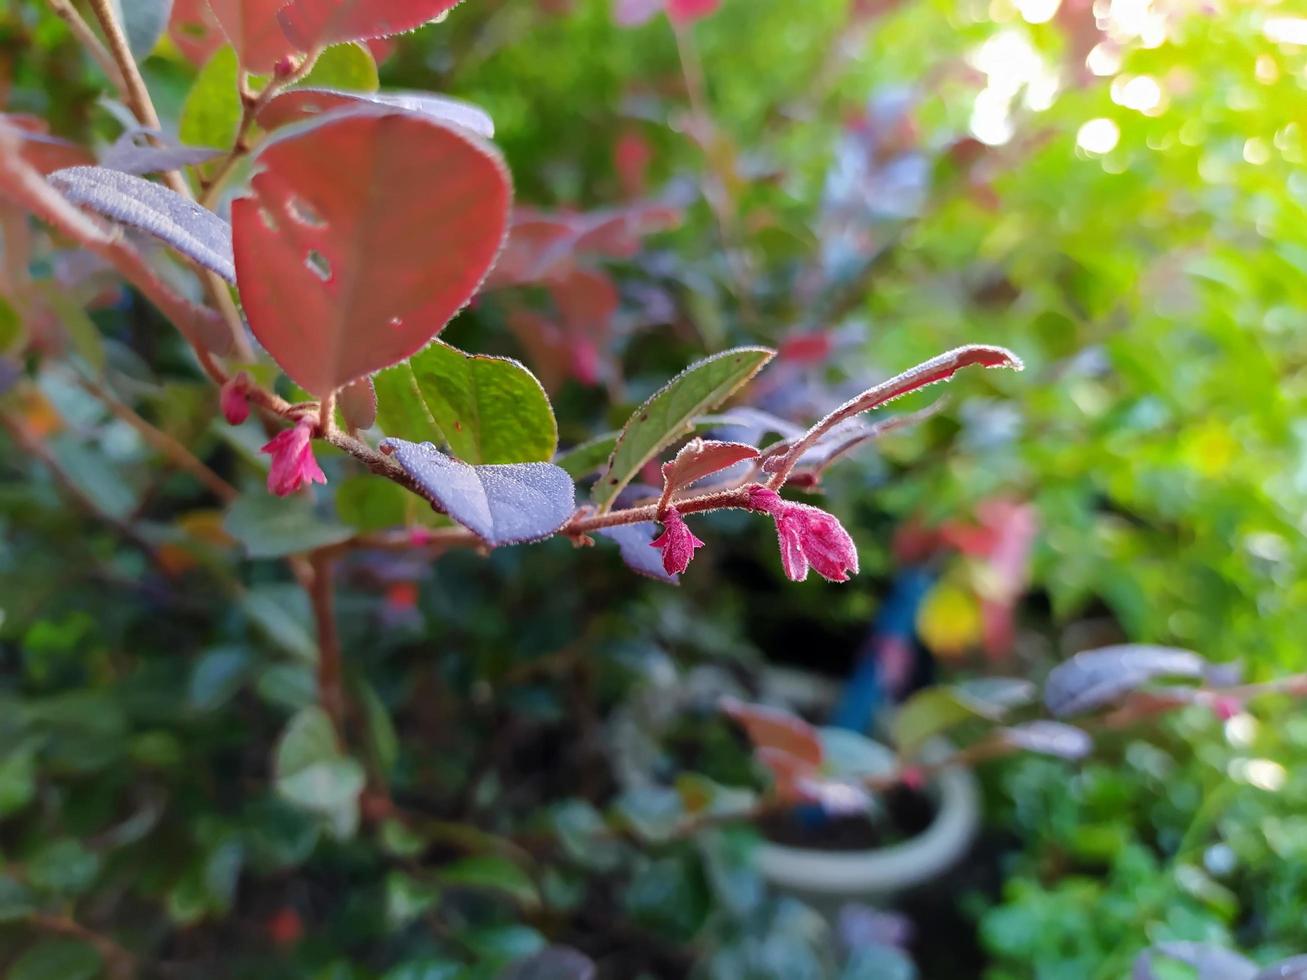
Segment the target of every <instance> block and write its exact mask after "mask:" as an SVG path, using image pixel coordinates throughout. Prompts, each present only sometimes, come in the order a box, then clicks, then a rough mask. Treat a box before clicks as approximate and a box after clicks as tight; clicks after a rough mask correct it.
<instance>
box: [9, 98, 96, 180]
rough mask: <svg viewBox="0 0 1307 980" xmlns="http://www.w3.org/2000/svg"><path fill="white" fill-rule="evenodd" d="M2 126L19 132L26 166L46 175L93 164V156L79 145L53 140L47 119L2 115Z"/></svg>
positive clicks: (23, 115) (17, 114) (19, 144)
mask: <svg viewBox="0 0 1307 980" xmlns="http://www.w3.org/2000/svg"><path fill="white" fill-rule="evenodd" d="M0 126H3V127H5V128H7V129H11V130H14V131H16V133H17V135H18V152H19V155H21V156H22V158H23V162H24V163H26V164H27V165H28V166H29V167H31V168H32V169H33V170H38V171H40V172H41V173H43V174H49V173H52V172H53V171H55V170H62V169H64V168H65V167H76V166H80V165H82V164H86V163H92V162H94V159H95V158H94V157H92V156H91V154H90V152H89V151H88V150H86V149H84V148H83V147H80V146H78V145H77V144H76V143H71V142H69V141H68V140H66V139H61V138H60V137H58V136H51V135H50V133H49V127H48V126H47V125H46V122H45V120H44V119H41V118H39V117H37V116H29V115H26V114H23V113H16V114H13V115H6V114H3V113H0Z"/></svg>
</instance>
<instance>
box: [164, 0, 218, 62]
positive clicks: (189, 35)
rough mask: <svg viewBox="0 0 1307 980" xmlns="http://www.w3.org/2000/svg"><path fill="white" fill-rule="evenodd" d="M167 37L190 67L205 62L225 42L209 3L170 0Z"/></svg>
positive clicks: (192, 0)
mask: <svg viewBox="0 0 1307 980" xmlns="http://www.w3.org/2000/svg"><path fill="white" fill-rule="evenodd" d="M168 36H169V37H170V38H172V43H173V44H175V45H177V50H178V51H180V52H181V53H182V55H183V56H184V57H185V58H186V60H187V61H189V62H190V63H191V64H193V65H202V64H204V63H205V62H206V61H208V60H209V55H211V54H213V52H215V51H217V50H218V49H219V48H220V47H222V45H223V43H224V41H225V40H226V38H225V37H224V35H223V32H222V28H221V27H220V26H218V19H217V18H216V17H214V15H213V11H212V10H211V9H210V8H209V3H208V0H173V5H172V14H171V16H170V17H169V18H168Z"/></svg>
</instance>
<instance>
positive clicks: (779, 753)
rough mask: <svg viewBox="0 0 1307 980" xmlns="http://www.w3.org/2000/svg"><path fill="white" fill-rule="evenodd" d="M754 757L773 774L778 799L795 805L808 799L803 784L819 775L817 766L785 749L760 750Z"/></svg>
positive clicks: (757, 750) (755, 752)
mask: <svg viewBox="0 0 1307 980" xmlns="http://www.w3.org/2000/svg"><path fill="white" fill-rule="evenodd" d="M754 755H755V756H757V759H758V761H759V762H761V763H762V764H763V765H764V766H766V767H767V769H768V771H770V772H771V774H772V778H773V779H774V780H775V781H776V784H775V789H776V795H777V796H778V797H780V798H781V799H782V800H789V801H791V802H794V803H799V802H802V801H804V800H806V799H808V794H807V793H805V792H804V788H803V784H804V783H805V782H808V781H810V780H812V778H813V777H814V776H815V775H816V774H817V767H816V766H814V765H813V764H812V763H810V762H808V761H807V760H805V759H800V758H799V757H798V756H797V755H793V754H791V753H789V752H786V751H784V750H783V749H768V748H760V749H756V750H755V751H754Z"/></svg>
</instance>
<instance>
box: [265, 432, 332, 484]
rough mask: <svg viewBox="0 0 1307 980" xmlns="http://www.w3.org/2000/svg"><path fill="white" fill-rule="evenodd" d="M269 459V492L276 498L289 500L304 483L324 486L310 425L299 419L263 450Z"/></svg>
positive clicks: (277, 435)
mask: <svg viewBox="0 0 1307 980" xmlns="http://www.w3.org/2000/svg"><path fill="white" fill-rule="evenodd" d="M260 451H261V452H265V453H267V454H268V455H270V456H271V457H272V466H271V467H270V468H269V469H268V489H269V490H270V491H272V492H273V493H275V494H276V495H277V496H278V497H288V496H290V495H291V494H292V493H294V492H295V491H296V490H298V489H299V488H300V487H302V486H304V484H306V483H326V482H327V477H326V474H324V473H323V472H322V468H321V467H320V466H318V461H317V460H316V459H314V458H313V423H312V422H310V421H309V420H308V419H300V420H299V421H298V422H296V423H295V425H294V427H293V428H290V429H283V430H282V431H281V432H278V433H277V434H276V435H275V436H273V437H272V440H271V441H270V442H269V443H268V444H267V445H266V446H264V447H263V449H262V450H260Z"/></svg>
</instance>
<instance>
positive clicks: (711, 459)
mask: <svg viewBox="0 0 1307 980" xmlns="http://www.w3.org/2000/svg"><path fill="white" fill-rule="evenodd" d="M757 456H758V450H756V449H754V448H753V447H752V446H750V445H746V444H745V443H743V442H718V441H716V440H713V439H706V440H705V439H691V440H690V441H689V442H687V443H686V444H685V445H684V446H682V447H681V450H680V452H678V453H677V454H676V456H675V458H673V459H670V460H668V461H667V462H666V463H663V483H664V484H665V485H666V487H667V488H668V490H679V489H681V488H682V487H688V486H689V485H690V484H691V483H694V482H695V481H696V480H702V479H703V478H704V477H705V476H708V475H709V474H712V473H716V472H718V471H719V470H724V469H726V468H727V467H728V466H734V465H735V464H736V463H739V462H741V461H742V460H746V459H755V458H757Z"/></svg>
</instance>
